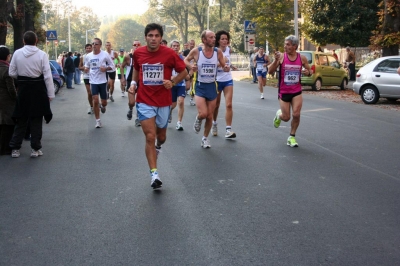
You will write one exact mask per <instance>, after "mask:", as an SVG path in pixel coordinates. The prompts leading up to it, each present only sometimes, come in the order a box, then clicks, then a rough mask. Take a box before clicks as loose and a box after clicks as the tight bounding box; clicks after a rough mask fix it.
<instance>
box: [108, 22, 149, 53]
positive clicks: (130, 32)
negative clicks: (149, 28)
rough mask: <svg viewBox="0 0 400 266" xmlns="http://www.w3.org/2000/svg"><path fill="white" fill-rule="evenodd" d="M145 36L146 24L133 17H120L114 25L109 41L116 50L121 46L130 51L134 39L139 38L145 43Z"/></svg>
mask: <svg viewBox="0 0 400 266" xmlns="http://www.w3.org/2000/svg"><path fill="white" fill-rule="evenodd" d="M143 37H144V26H142V25H140V24H139V23H137V22H136V21H135V20H133V19H132V18H120V19H118V20H117V21H116V22H115V24H113V25H112V27H111V29H110V32H109V33H108V36H107V41H109V42H111V44H112V46H113V49H114V50H116V51H117V50H118V51H119V49H120V48H123V49H125V51H130V50H131V48H132V42H133V41H134V40H136V39H137V40H139V41H140V42H142V43H144V39H143Z"/></svg>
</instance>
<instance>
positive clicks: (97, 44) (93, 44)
mask: <svg viewBox="0 0 400 266" xmlns="http://www.w3.org/2000/svg"><path fill="white" fill-rule="evenodd" d="M92 45H100V43H92Z"/></svg>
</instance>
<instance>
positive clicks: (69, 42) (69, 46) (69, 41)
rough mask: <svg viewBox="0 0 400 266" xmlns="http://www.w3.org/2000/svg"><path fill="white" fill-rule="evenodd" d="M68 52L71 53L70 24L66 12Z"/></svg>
mask: <svg viewBox="0 0 400 266" xmlns="http://www.w3.org/2000/svg"><path fill="white" fill-rule="evenodd" d="M68 52H71V23H70V20H69V12H68Z"/></svg>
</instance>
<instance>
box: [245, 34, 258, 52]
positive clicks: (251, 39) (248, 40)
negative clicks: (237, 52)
mask: <svg viewBox="0 0 400 266" xmlns="http://www.w3.org/2000/svg"><path fill="white" fill-rule="evenodd" d="M255 44H256V35H255V34H245V35H244V49H245V50H247V51H251V50H253V49H254V46H255Z"/></svg>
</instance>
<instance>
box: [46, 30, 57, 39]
mask: <svg viewBox="0 0 400 266" xmlns="http://www.w3.org/2000/svg"><path fill="white" fill-rule="evenodd" d="M46 38H47V40H48V41H54V40H57V31H56V30H48V31H46Z"/></svg>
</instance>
